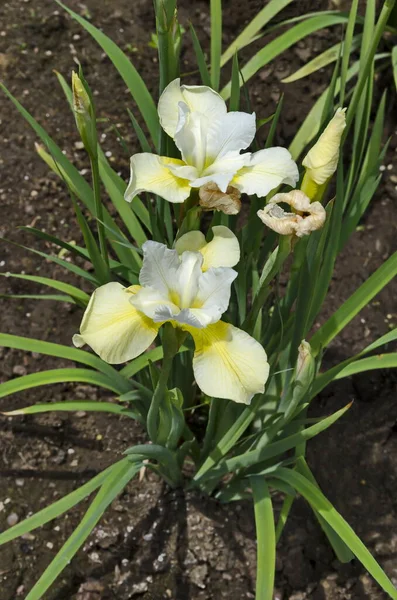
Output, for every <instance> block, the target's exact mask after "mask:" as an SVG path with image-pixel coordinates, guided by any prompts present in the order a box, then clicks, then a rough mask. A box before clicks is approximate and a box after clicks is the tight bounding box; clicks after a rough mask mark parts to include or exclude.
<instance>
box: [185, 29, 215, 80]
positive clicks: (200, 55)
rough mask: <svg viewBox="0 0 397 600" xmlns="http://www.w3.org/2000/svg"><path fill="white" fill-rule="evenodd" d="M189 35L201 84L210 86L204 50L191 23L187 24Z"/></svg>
mask: <svg viewBox="0 0 397 600" xmlns="http://www.w3.org/2000/svg"><path fill="white" fill-rule="evenodd" d="M189 28H190V35H191V36H192V42H193V49H194V52H195V54H196V61H197V66H198V68H199V71H200V76H201V82H202V84H203V85H208V87H211V76H210V73H209V71H208V67H207V62H206V60H205V56H204V52H203V49H202V47H201V44H200V40H199V39H198V37H197V33H196V30H195V29H194V27H193V25H192V23H190V24H189Z"/></svg>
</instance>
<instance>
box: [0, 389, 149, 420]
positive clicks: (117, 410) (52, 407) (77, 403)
mask: <svg viewBox="0 0 397 600" xmlns="http://www.w3.org/2000/svg"><path fill="white" fill-rule="evenodd" d="M135 393H136V392H135ZM80 410H83V411H85V412H105V413H112V414H115V415H121V416H127V417H132V418H133V419H138V420H140V421H141V420H142V419H141V417H140V415H139V414H138V413H137V412H135V411H133V410H131V409H130V408H126V407H125V406H122V405H120V404H113V403H112V402H96V401H95V400H94V401H87V400H70V401H69V400H67V401H65V402H48V403H47V404H34V405H33V406H26V407H24V408H19V409H17V410H10V411H8V412H2V413H1V414H2V415H5V416H6V417H16V416H18V415H36V414H42V413H47V412H75V411H80Z"/></svg>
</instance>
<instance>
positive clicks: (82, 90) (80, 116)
mask: <svg viewBox="0 0 397 600" xmlns="http://www.w3.org/2000/svg"><path fill="white" fill-rule="evenodd" d="M72 91H73V110H74V116H75V119H76V125H77V129H78V131H79V134H80V137H81V139H82V142H83V144H84V147H85V149H86V150H87V152H88V153H89V155H90V156H96V155H97V134H96V124H95V113H94V109H93V106H92V102H91V98H90V96H89V94H88V92H87V89H86V87H85V85H84V83H83V82H82V80H81V79H80V77H79V76H78V75H77V73H75V72H74V71H73V74H72Z"/></svg>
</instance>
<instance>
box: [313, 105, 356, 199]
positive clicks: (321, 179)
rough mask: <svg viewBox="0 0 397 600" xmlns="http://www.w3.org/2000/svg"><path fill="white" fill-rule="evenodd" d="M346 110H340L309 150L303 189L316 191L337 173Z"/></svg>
mask: <svg viewBox="0 0 397 600" xmlns="http://www.w3.org/2000/svg"><path fill="white" fill-rule="evenodd" d="M345 113H346V109H345V108H338V109H337V111H336V113H335V115H334V116H333V117H332V119H331V121H330V122H329V123H328V125H327V127H326V128H325V130H324V131H323V133H322V134H321V135H320V137H319V138H318V141H317V142H316V143H315V144H314V146H313V148H311V149H310V150H309V152H308V153H307V155H306V156H305V158H304V159H303V161H302V165H303V166H304V167H305V168H306V173H305V178H304V180H303V184H302V189H303V190H304V191H305V192H307V193H309V195H310V196H311V194H310V192H309V191H308V190H310V189H312V190H313V191H315V190H316V189H317V188H318V187H319V186H322V185H324V184H326V183H327V182H328V181H329V179H330V178H331V177H332V175H333V174H334V173H335V171H336V168H337V166H338V160H339V148H340V142H341V138H342V134H343V130H344V128H345V127H346V114H345Z"/></svg>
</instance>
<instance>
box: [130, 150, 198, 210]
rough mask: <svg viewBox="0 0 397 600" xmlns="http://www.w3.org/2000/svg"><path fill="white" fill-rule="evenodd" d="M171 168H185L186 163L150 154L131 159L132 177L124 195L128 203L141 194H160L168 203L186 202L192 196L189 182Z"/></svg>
mask: <svg viewBox="0 0 397 600" xmlns="http://www.w3.org/2000/svg"><path fill="white" fill-rule="evenodd" d="M169 166H170V167H173V168H175V167H183V166H185V163H184V162H183V161H182V160H179V159H177V158H168V157H164V156H157V155H156V154H150V153H149V152H144V153H141V154H134V156H132V157H131V177H130V181H129V184H128V187H127V189H126V192H125V194H124V198H125V199H126V200H127V202H131V200H132V199H133V198H134V197H135V196H136V195H137V194H140V193H141V192H151V193H152V194H158V195H159V196H161V197H162V198H164V199H165V200H168V202H174V203H180V202H184V201H185V200H186V198H188V197H189V195H190V184H189V181H188V180H187V179H183V178H182V177H178V176H177V175H176V174H175V173H173V172H172V170H171V169H170V168H169Z"/></svg>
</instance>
